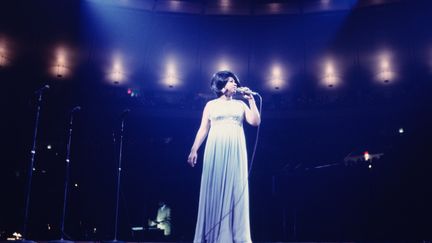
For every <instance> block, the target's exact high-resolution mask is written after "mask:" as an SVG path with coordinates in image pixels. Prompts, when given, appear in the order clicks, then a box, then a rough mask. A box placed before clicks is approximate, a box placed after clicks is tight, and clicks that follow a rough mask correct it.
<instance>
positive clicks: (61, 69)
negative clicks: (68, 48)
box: [56, 63, 66, 78]
mask: <svg viewBox="0 0 432 243" xmlns="http://www.w3.org/2000/svg"><path fill="white" fill-rule="evenodd" d="M65 69H66V67H65V65H64V64H60V63H57V65H56V76H57V78H63V76H64V74H65Z"/></svg>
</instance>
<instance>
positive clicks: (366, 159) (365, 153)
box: [363, 151, 370, 161]
mask: <svg viewBox="0 0 432 243" xmlns="http://www.w3.org/2000/svg"><path fill="white" fill-rule="evenodd" d="M363 158H364V160H365V161H368V160H369V159H370V154H369V152H368V151H365V152H364V153H363Z"/></svg>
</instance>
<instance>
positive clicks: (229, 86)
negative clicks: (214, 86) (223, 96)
mask: <svg viewBox="0 0 432 243" xmlns="http://www.w3.org/2000/svg"><path fill="white" fill-rule="evenodd" d="M224 88H225V90H226V92H227V93H228V94H234V93H235V92H236V90H237V83H236V82H235V80H234V79H233V78H232V77H229V78H228V82H227V83H226V85H225V87H224Z"/></svg>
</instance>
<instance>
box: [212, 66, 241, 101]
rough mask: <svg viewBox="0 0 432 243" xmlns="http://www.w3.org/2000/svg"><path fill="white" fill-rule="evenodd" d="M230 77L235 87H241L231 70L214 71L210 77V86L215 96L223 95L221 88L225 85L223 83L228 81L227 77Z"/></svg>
mask: <svg viewBox="0 0 432 243" xmlns="http://www.w3.org/2000/svg"><path fill="white" fill-rule="evenodd" d="M229 77H231V78H233V79H234V82H236V84H237V87H241V85H240V80H239V79H238V78H237V76H236V75H235V74H234V73H233V72H231V71H219V72H217V73H215V74H214V75H213V77H212V79H211V83H210V87H211V89H212V91H213V92H214V93H215V94H216V95H217V97H220V96H221V95H223V92H222V89H223V88H224V87H225V85H226V84H227V83H228V78H229Z"/></svg>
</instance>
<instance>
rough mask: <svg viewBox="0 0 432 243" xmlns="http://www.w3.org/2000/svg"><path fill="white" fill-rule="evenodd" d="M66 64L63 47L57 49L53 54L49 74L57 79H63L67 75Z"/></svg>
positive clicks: (65, 53)
mask: <svg viewBox="0 0 432 243" xmlns="http://www.w3.org/2000/svg"><path fill="white" fill-rule="evenodd" d="M67 66H68V62H67V52H66V48H65V47H59V48H57V50H56V53H55V60H54V62H53V65H52V68H51V73H52V75H54V76H56V77H57V78H63V77H65V76H66V75H68V74H69V73H68V68H67Z"/></svg>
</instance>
